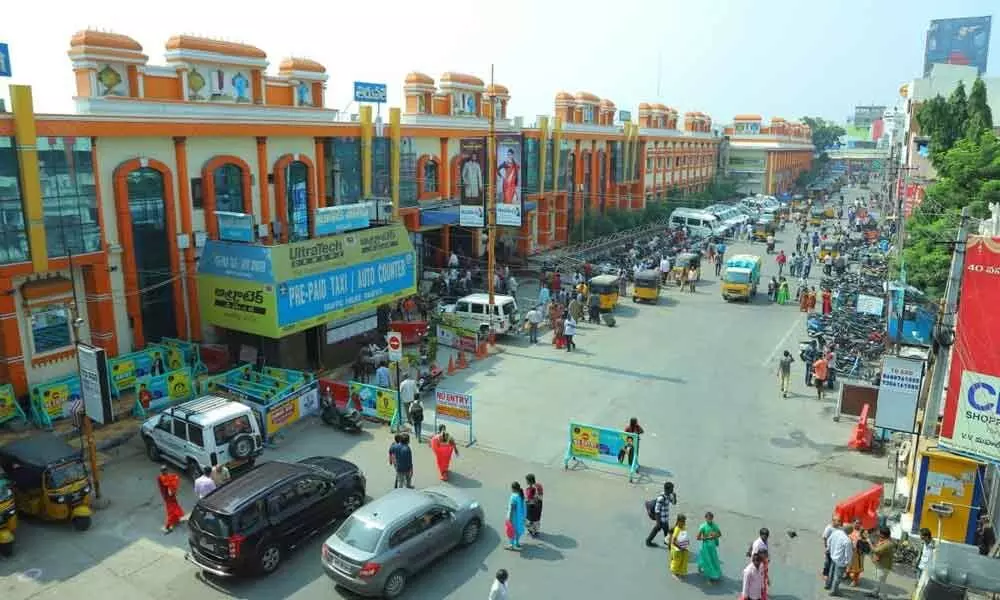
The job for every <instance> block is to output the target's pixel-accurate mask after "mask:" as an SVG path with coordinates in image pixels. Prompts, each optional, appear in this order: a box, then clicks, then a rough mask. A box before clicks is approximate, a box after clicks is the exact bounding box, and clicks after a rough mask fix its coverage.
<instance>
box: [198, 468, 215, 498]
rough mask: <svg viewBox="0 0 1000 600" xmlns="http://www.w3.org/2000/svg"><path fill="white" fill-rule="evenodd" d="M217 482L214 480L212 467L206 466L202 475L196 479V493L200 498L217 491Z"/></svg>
mask: <svg viewBox="0 0 1000 600" xmlns="http://www.w3.org/2000/svg"><path fill="white" fill-rule="evenodd" d="M215 487H216V486H215V482H214V481H212V467H204V468H202V470H201V475H199V476H198V478H197V479H195V480H194V493H195V495H196V496H198V499H199V500H200V499H201V498H204V497H205V496H207V495H209V494H211V493H212V492H214V491H215Z"/></svg>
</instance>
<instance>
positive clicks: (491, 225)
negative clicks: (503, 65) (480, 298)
mask: <svg viewBox="0 0 1000 600" xmlns="http://www.w3.org/2000/svg"><path fill="white" fill-rule="evenodd" d="M490 90H493V65H490ZM496 112H497V101H496V98H495V97H494V96H493V93H492V91H491V92H490V114H489V123H490V129H489V137H488V138H487V140H486V152H487V158H486V160H487V164H489V169H487V172H488V173H489V179H488V180H487V183H486V223H487V227H486V290H487V292H488V293H489V297H490V307H489V311H490V332H492V331H493V312H494V307H495V305H496V297H495V294H496V290H495V289H494V285H493V282H494V280H495V279H496V268H497V257H496V251H497V250H496V248H497V242H496V226H497V225H496V214H497V195H496V182H497V150H496V145H497V129H496V127H497V120H496Z"/></svg>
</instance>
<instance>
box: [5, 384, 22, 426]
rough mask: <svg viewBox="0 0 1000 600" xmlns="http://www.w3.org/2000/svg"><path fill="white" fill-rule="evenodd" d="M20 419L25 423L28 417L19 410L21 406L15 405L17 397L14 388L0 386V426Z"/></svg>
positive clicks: (8, 385) (7, 385)
mask: <svg viewBox="0 0 1000 600" xmlns="http://www.w3.org/2000/svg"><path fill="white" fill-rule="evenodd" d="M14 419H20V420H21V421H27V420H28V417H27V416H26V415H25V414H24V411H23V410H21V405H20V404H18V403H17V395H16V394H14V386H13V385H11V384H9V383H5V384H3V385H0V425H2V424H4V423H6V422H8V421H13V420H14Z"/></svg>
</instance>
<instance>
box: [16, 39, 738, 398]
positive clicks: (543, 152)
mask: <svg viewBox="0 0 1000 600" xmlns="http://www.w3.org/2000/svg"><path fill="white" fill-rule="evenodd" d="M149 54H152V53H147V50H146V49H144V48H143V46H142V45H141V44H139V43H138V42H137V41H136V40H134V39H132V38H130V37H128V36H126V35H122V34H115V33H107V32H99V31H82V32H80V33H78V34H76V35H75V36H73V38H72V39H71V40H70V48H69V58H70V61H71V64H72V69H73V72H72V75H70V74H67V76H72V77H74V81H75V85H76V95H75V97H74V102H75V105H76V111H75V113H73V114H36V113H35V111H34V109H33V99H32V95H31V89H30V88H29V87H26V86H11V107H10V109H11V110H12V112H11V113H0V382H10V383H12V384H13V385H14V389H15V391H16V392H17V393H18V394H24V393H26V390H27V389H28V386H29V385H34V384H35V383H39V382H44V381H48V380H51V379H53V378H56V377H60V376H63V375H66V374H69V373H71V372H74V371H75V369H76V361H75V349H74V342H75V341H77V340H79V341H83V342H89V343H93V344H95V345H98V346H101V347H103V348H105V349H106V350H107V351H108V353H109V354H110V355H112V356H114V355H117V354H122V353H126V352H130V351H132V350H136V349H140V348H142V347H144V345H145V344H147V343H150V342H155V341H157V340H158V339H159V338H161V337H173V338H182V339H191V340H195V341H218V340H219V336H220V332H219V331H218V328H216V327H214V326H212V325H211V324H209V323H207V322H206V319H204V318H203V317H202V315H201V314H199V302H198V286H197V285H195V274H196V273H197V271H198V260H199V257H200V248H201V247H203V245H204V243H205V241H206V240H214V239H218V237H219V234H220V232H219V226H218V223H219V219H218V217H219V215H220V214H225V213H238V214H244V215H252V216H253V218H254V221H255V222H256V224H257V225H256V229H255V233H256V239H255V240H254V242H253V243H255V244H260V245H273V244H282V243H286V242H289V241H295V240H302V239H308V238H310V237H312V236H313V234H314V227H315V224H314V222H313V219H314V215H315V211H316V210H317V209H319V208H321V207H327V206H338V205H343V204H353V203H357V202H361V201H371V200H374V201H375V202H374V203H375V204H376V205H378V206H383V205H384V206H385V207H386V210H387V211H391V214H392V215H393V216H394V217H396V218H398V219H399V220H400V221H401V222H402V223H404V224H405V226H406V229H407V230H408V231H409V232H410V237H411V240H412V243H413V244H414V247H415V249H416V250H417V254H418V260H420V264H421V266H422V268H432V267H435V266H437V265H439V264H440V263H441V262H442V261H443V260H444V259H445V258H446V257H447V256H448V255H449V254H450V252H451V251H452V250H456V251H458V252H459V253H460V254H463V255H465V256H469V257H472V258H476V257H480V256H482V255H483V252H484V248H485V241H486V240H485V238H486V236H485V234H484V232H483V231H482V230H480V229H470V228H464V227H461V226H460V225H459V220H458V208H457V205H458V197H459V195H460V194H459V189H458V187H459V171H460V168H461V166H462V155H463V153H462V148H463V140H468V139H480V140H482V139H485V137H486V136H487V134H488V128H489V117H490V112H491V111H493V110H495V111H496V115H495V124H496V132H497V134H498V135H501V136H519V137H520V139H521V143H522V165H521V176H522V177H523V184H522V189H523V197H524V211H523V218H522V226H521V227H520V228H503V233H502V234H501V235H500V237H499V241H500V243H501V246H500V247H501V248H502V253H503V254H501V256H512V255H521V256H524V255H529V254H531V253H534V252H538V251H541V250H544V249H547V248H551V247H554V246H557V245H560V244H564V243H566V242H567V241H568V239H569V232H570V230H571V228H572V226H573V224H574V223H576V222H578V221H580V220H581V219H582V218H583V215H584V213H585V212H586V211H588V210H589V211H595V212H600V211H607V210H612V209H622V210H641V209H643V208H644V206H645V203H646V202H647V201H650V200H655V199H660V198H664V197H665V194H666V192H667V190H674V189H676V190H684V189H688V190H697V189H700V188H701V187H703V186H705V185H706V184H707V183H708V181H709V180H710V179H711V177H712V175H713V169H714V167H713V165H714V164H715V159H714V152H716V149H717V144H718V139H717V138H715V137H713V136H712V134H711V133H710V124H711V120H710V119H709V118H708V117H707V116H706V115H703V114H701V113H686V114H685V115H684V116H683V117H682V118H678V117H677V113H675V112H673V111H671V110H669V109H666V107H662V105H645V104H644V105H642V106H641V107H640V110H639V115H638V122H633V121H632V120H631V119H628V120H626V121H625V122H622V121H620V120H619V119H618V116H620V113H619V111H618V110H617V108H616V106H615V104H614V103H613V102H612V101H611V100H609V99H606V98H600V97H598V96H596V95H594V94H591V93H587V92H579V93H567V92H560V93H558V94H557V95H556V96H555V98H554V106H553V113H552V114H551V115H544V116H539V117H537V118H536V119H534V120H533V121H532V122H530V123H526V122H524V120H523V119H521V118H515V117H513V116H511V115H509V114H508V105H509V102H510V98H511V96H512V93H513V92H516V90H514V91H513V92H512V91H511V90H508V89H507V88H506V87H504V86H503V85H500V84H495V85H492V86H489V85H486V84H485V83H484V82H483V80H482V79H480V78H478V77H476V76H474V75H467V74H460V73H444V74H443V75H441V76H440V77H438V78H437V79H435V78H432V77H430V76H428V75H425V74H422V73H411V74H410V75H408V76H407V77H406V79H405V81H404V82H401V83H402V84H403V86H402V88H403V89H402V91H403V94H402V106H401V107H400V108H390V109H389V110H388V111H387V112H388V119H387V121H388V122H386V123H383V122H382V120H381V119H380V118H375V117H374V115H373V110H372V107H371V106H370V105H363V106H360V107H359V108H358V110H357V114H343V113H341V112H340V111H338V110H334V109H329V108H326V94H327V72H326V68H325V67H324V65H322V64H319V63H318V62H316V61H313V60H310V59H307V58H301V57H291V58H283V59H279V60H278V61H277V68H276V69H275V68H274V67H273V65H274V62H272V60H271V59H270V58H269V57H268V55H267V54H266V52H265V51H264V50H262V49H260V48H257V47H255V46H251V45H247V44H237V43H232V42H224V41H219V40H215V39H208V38H200V37H192V36H185V35H181V36H175V37H172V38H170V39H169V40H167V42H166V44H165V45H164V46H163V47H162V49H161V51H159V52H157V53H156V54H160V55H161V56H162V60H151V59H150V56H149ZM384 112H385V111H383V114H384Z"/></svg>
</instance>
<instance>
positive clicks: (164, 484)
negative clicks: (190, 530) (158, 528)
mask: <svg viewBox="0 0 1000 600" xmlns="http://www.w3.org/2000/svg"><path fill="white" fill-rule="evenodd" d="M156 485H157V487H158V488H159V489H160V496H161V497H162V498H163V508H164V509H165V510H166V513H167V517H166V520H165V521H164V523H163V533H170V532H171V531H173V530H174V527H175V526H177V524H178V523H180V522H181V519H183V518H184V509H183V508H181V505H180V502H178V501H177V492H178V491H179V490H180V487H181V478H180V477H179V476H178V475H177V474H176V473H170V472H168V471H167V466H166V465H162V466H161V467H160V475H159V476H158V477H157V478H156Z"/></svg>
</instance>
